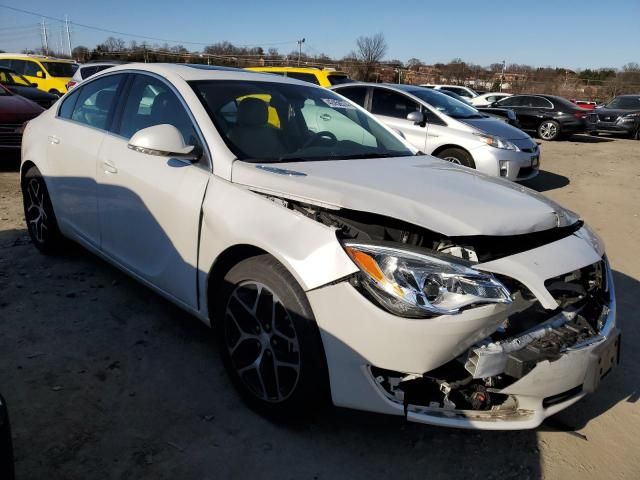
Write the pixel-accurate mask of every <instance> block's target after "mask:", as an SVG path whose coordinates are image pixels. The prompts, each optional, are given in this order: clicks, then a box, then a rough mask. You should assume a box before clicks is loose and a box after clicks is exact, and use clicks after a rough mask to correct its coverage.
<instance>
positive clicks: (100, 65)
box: [67, 62, 122, 91]
mask: <svg viewBox="0 0 640 480" xmlns="http://www.w3.org/2000/svg"><path fill="white" fill-rule="evenodd" d="M116 65H122V62H89V63H83V64H81V65H80V66H79V67H78V68H77V69H76V72H75V73H74V74H73V77H71V80H69V81H68V82H67V91H69V90H71V89H72V88H73V87H75V86H76V85H78V84H79V83H82V82H83V81H85V80H86V79H87V78H89V77H91V76H92V75H95V74H96V73H98V72H101V71H103V70H106V69H107V68H111V67H115V66H116Z"/></svg>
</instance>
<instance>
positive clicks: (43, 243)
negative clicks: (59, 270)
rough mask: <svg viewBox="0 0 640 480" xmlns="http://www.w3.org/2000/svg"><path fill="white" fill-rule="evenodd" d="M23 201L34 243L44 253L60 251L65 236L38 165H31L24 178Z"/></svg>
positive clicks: (25, 215) (30, 234) (28, 227)
mask: <svg viewBox="0 0 640 480" xmlns="http://www.w3.org/2000/svg"><path fill="white" fill-rule="evenodd" d="M22 202H23V205H24V217H25V220H26V221H27V229H28V230H29V236H30V237H31V241H32V242H33V244H34V245H35V246H36V247H37V248H38V250H40V251H41V252H43V253H46V254H53V253H58V252H59V251H60V250H61V249H62V246H63V244H64V237H63V236H62V233H60V229H59V228H58V222H57V220H56V216H55V213H54V212H53V206H52V204H51V198H50V197H49V191H48V190H47V185H46V183H45V182H44V178H42V175H41V174H40V171H39V170H38V169H37V168H36V167H31V168H30V169H29V170H28V171H27V173H25V175H24V178H23V179H22Z"/></svg>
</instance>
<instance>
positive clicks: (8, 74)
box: [0, 69, 31, 87]
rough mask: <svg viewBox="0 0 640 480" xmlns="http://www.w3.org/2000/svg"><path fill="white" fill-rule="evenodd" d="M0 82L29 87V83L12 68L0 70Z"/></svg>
mask: <svg viewBox="0 0 640 480" xmlns="http://www.w3.org/2000/svg"><path fill="white" fill-rule="evenodd" d="M0 83H1V84H2V85H11V86H19V87H30V86H31V83H29V81H28V80H27V79H26V78H24V77H23V76H21V75H18V74H17V73H16V72H14V71H13V70H4V69H3V70H0Z"/></svg>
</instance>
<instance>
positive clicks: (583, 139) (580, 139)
mask: <svg viewBox="0 0 640 480" xmlns="http://www.w3.org/2000/svg"><path fill="white" fill-rule="evenodd" d="M614 138H615V137H594V136H592V135H570V136H568V137H566V138H565V139H564V140H566V141H567V142H576V143H607V142H615V139H614Z"/></svg>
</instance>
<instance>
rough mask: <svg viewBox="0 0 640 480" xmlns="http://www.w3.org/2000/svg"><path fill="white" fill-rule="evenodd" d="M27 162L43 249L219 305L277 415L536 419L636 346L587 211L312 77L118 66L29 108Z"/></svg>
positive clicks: (208, 311)
mask: <svg viewBox="0 0 640 480" xmlns="http://www.w3.org/2000/svg"><path fill="white" fill-rule="evenodd" d="M21 182H22V190H23V197H24V208H25V216H26V220H27V225H28V230H29V233H30V235H31V238H32V240H33V243H34V245H35V246H36V247H37V248H38V249H40V250H41V251H42V252H44V253H47V254H50V253H55V252H59V251H60V250H61V249H64V248H65V245H66V243H65V242H66V239H71V240H74V241H76V242H78V243H80V244H82V245H84V246H85V247H86V248H88V249H89V250H91V251H93V252H95V253H96V254H97V255H99V256H101V257H103V258H105V259H107V260H108V261H110V262H111V263H113V264H114V265H115V266H117V267H118V268H120V269H122V270H124V271H125V272H127V273H128V274H130V275H131V276H133V277H135V278H136V279H138V280H139V281H141V282H143V283H144V284H146V285H148V286H149V287H151V288H153V289H155V290H156V291H157V292H158V293H160V294H161V295H163V296H165V297H166V298H168V299H169V300H170V301H172V302H174V303H175V304H177V305H179V306H180V307H182V308H184V309H185V310H187V311H189V312H191V313H192V314H193V315H194V316H196V317H198V318H199V319H200V320H202V321H203V322H205V323H206V324H208V325H211V326H212V327H213V328H215V330H216V331H217V334H218V338H219V342H220V348H219V350H220V352H221V354H222V357H223V361H224V364H225V366H226V368H227V370H228V372H229V374H230V377H231V380H232V383H233V384H234V385H235V386H236V387H237V389H238V391H239V392H240V394H241V396H242V397H243V398H244V399H245V400H246V402H247V403H248V404H249V405H250V406H253V407H254V408H256V409H257V410H259V411H260V412H263V413H264V414H266V415H270V416H273V417H277V418H282V417H283V416H291V415H304V414H305V413H309V412H311V411H313V410H314V409H315V408H316V407H317V406H319V405H320V404H322V403H323V401H325V400H326V399H327V400H328V399H331V401H332V402H333V404H335V405H338V406H343V407H351V408H356V409H362V410H369V411H374V412H381V413H387V414H391V415H398V416H404V417H406V418H407V419H408V420H410V421H415V422H422V423H428V424H436V425H444V426H455V427H465V428H485V429H522V428H533V427H536V426H537V425H539V424H540V423H541V422H542V421H543V419H544V418H545V417H547V416H549V415H551V414H553V413H555V412H558V411H559V410H562V409H563V408H565V407H567V406H569V405H571V404H573V403H575V402H576V401H578V400H579V399H580V398H582V397H583V396H584V395H586V394H587V393H588V392H591V391H592V390H593V389H595V388H596V387H597V385H598V384H599V382H600V379H601V378H602V377H603V376H604V375H606V373H608V371H609V370H610V369H611V368H613V366H614V365H615V364H616V362H617V358H618V353H617V352H618V345H619V333H618V330H617V329H616V326H615V298H614V292H613V283H612V280H611V278H612V276H611V271H610V269H609V265H608V263H607V260H606V257H605V255H604V250H603V244H602V242H601V240H600V239H599V238H598V237H597V236H596V235H595V234H594V233H593V232H592V231H591V230H590V229H589V228H588V227H587V226H586V225H584V223H583V222H582V221H580V220H579V219H578V218H577V217H575V216H574V215H573V214H572V213H571V212H569V211H567V210H564V209H563V208H562V207H560V206H558V205H557V204H555V203H553V202H551V201H550V200H548V199H547V198H545V197H544V196H542V195H540V194H537V193H535V192H532V191H530V190H527V189H525V188H524V187H521V186H518V185H513V184H511V183H509V182H507V181H504V180H501V179H496V178H489V177H486V176H485V175H483V174H479V173H477V172H475V171H474V170H471V169H469V168H466V167H462V166H458V165H453V164H451V163H448V162H445V161H443V160H439V159H436V158H433V157H430V156H424V155H416V150H415V149H413V148H412V147H410V146H409V145H408V144H407V143H405V142H404V140H403V139H402V138H401V137H400V136H398V135H397V134H395V133H394V132H393V131H391V130H389V129H388V128H387V127H384V126H383V125H381V124H380V123H379V122H378V121H377V120H376V119H375V118H373V117H372V116H371V115H369V114H368V113H367V112H366V110H364V109H362V108H360V107H358V106H357V105H356V104H354V103H352V102H350V101H348V100H346V99H345V98H343V97H341V96H339V95H337V94H336V93H334V92H331V91H329V90H326V89H323V88H320V87H316V86H313V85H310V84H308V83H304V82H300V81H296V80H292V79H286V78H281V77H276V76H274V75H267V74H261V73H253V72H248V71H240V70H235V69H224V68H208V67H202V66H195V65H194V66H190V65H161V64H148V65H144V64H129V65H123V66H119V67H114V68H111V69H109V70H107V71H105V72H102V73H100V74H98V75H96V76H95V77H92V78H91V79H89V80H87V81H86V82H83V83H82V84H81V85H79V86H78V87H76V88H74V89H73V90H72V91H71V92H70V93H68V94H67V95H65V96H64V97H63V98H62V99H61V100H59V101H58V102H57V103H56V105H54V106H53V107H52V108H51V109H50V110H48V111H47V112H44V113H43V114H42V115H40V116H39V117H37V118H36V119H35V120H32V121H31V122H29V124H28V125H27V127H26V130H25V133H24V141H23V146H22V165H21ZM212 381H213V379H212Z"/></svg>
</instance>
